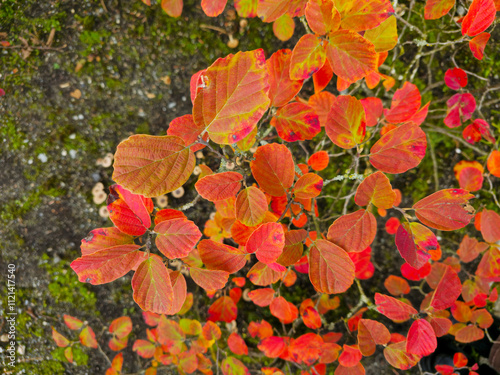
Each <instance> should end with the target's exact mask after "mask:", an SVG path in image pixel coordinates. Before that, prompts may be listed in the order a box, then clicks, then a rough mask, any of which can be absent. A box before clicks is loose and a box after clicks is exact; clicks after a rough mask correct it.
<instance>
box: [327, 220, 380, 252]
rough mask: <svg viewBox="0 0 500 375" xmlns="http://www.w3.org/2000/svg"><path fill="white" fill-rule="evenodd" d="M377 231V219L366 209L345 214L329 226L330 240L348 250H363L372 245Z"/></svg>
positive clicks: (328, 236)
mask: <svg viewBox="0 0 500 375" xmlns="http://www.w3.org/2000/svg"><path fill="white" fill-rule="evenodd" d="M376 232H377V221H376V219H375V217H374V216H373V214H372V213H371V212H369V211H366V210H358V211H356V212H353V213H350V214H347V215H343V216H341V217H339V218H338V219H337V220H335V221H334V222H333V224H332V225H331V226H330V228H328V234H327V238H328V240H329V241H331V242H333V243H334V244H336V245H338V246H340V247H341V248H343V249H344V250H346V251H348V252H361V251H363V250H364V249H366V248H367V247H368V246H370V245H371V243H372V242H373V240H374V238H375V234H376Z"/></svg>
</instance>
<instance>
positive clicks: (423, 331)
mask: <svg viewBox="0 0 500 375" xmlns="http://www.w3.org/2000/svg"><path fill="white" fill-rule="evenodd" d="M436 348H437V339H436V334H435V333H434V330H433V329H432V326H431V325H430V323H429V322H428V321H427V320H425V319H418V320H415V321H414V322H413V324H412V325H411V327H410V330H409V331H408V339H407V341H406V351H407V352H408V353H412V354H416V355H418V356H420V357H425V356H427V355H429V354H431V353H434V351H435V350H436Z"/></svg>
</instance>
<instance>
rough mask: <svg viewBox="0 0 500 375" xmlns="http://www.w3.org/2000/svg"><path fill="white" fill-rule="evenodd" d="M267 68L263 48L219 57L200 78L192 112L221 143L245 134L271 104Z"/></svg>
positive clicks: (229, 142)
mask: <svg viewBox="0 0 500 375" xmlns="http://www.w3.org/2000/svg"><path fill="white" fill-rule="evenodd" d="M268 78H269V76H268V72H267V69H266V66H265V57H264V51H263V50H262V49H258V50H254V51H250V52H238V53H237V54H236V55H229V56H227V57H226V58H223V59H218V60H217V61H215V63H213V64H212V66H210V67H209V68H208V69H207V70H205V71H204V72H203V73H202V74H201V76H200V79H201V81H202V82H204V87H202V88H201V89H200V91H199V92H198V94H197V95H196V98H195V101H194V106H193V116H194V121H195V123H196V124H197V125H198V126H203V127H204V129H205V130H207V131H208V134H209V136H210V139H211V140H212V141H214V142H215V143H218V144H232V143H236V142H238V141H239V140H241V139H243V138H245V136H246V135H248V134H249V133H250V132H251V131H252V130H253V128H254V127H255V125H256V124H257V122H258V121H259V120H260V118H261V117H262V115H263V114H264V112H265V111H266V110H267V108H268V107H269V98H268V97H267V91H268V89H269V83H268Z"/></svg>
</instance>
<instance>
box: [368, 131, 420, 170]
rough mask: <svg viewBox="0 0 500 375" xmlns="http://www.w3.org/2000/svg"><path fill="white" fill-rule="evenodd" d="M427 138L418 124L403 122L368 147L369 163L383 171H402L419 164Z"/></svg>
mask: <svg viewBox="0 0 500 375" xmlns="http://www.w3.org/2000/svg"><path fill="white" fill-rule="evenodd" d="M426 148H427V139H426V137H425V133H424V132H423V131H422V129H420V127H419V126H418V125H413V124H411V123H409V124H403V125H401V126H399V127H397V128H396V129H393V130H391V131H389V132H388V133H386V134H384V135H383V136H382V137H381V138H380V139H379V140H378V141H377V142H376V143H375V144H374V145H373V146H372V148H371V149H370V163H371V164H372V165H373V166H374V167H375V168H377V169H378V170H380V171H382V172H385V173H403V172H406V171H407V170H409V169H412V168H414V167H416V166H417V165H419V164H420V162H421V161H422V159H423V158H424V156H425V150H426Z"/></svg>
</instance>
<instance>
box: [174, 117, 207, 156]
mask: <svg viewBox="0 0 500 375" xmlns="http://www.w3.org/2000/svg"><path fill="white" fill-rule="evenodd" d="M203 130H204V129H203V127H202V126H198V125H196V123H195V122H194V119H193V115H184V116H181V117H177V118H175V119H173V120H172V121H171V122H170V124H169V125H168V129H167V135H176V136H177V137H179V138H182V139H183V140H184V143H185V144H186V146H189V145H190V144H192V143H195V142H196V141H197V140H198V136H199V135H200V134H201V133H202V132H203ZM203 139H204V140H205V141H206V140H207V139H208V136H207V135H206V134H205V136H204V137H203ZM204 147H205V146H204V145H203V144H200V143H196V144H194V145H192V146H191V150H192V151H193V152H196V151H198V150H201V149H202V148H204Z"/></svg>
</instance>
